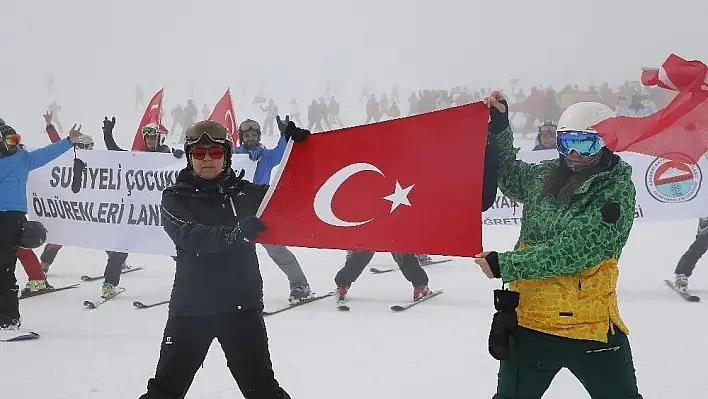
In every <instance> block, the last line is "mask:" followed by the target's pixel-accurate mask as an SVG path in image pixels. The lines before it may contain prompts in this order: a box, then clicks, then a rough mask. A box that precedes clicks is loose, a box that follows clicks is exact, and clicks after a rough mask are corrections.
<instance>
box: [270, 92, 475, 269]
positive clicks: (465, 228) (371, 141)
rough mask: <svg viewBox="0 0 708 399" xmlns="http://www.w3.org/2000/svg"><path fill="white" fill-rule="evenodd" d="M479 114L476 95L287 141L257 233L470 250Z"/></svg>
mask: <svg viewBox="0 0 708 399" xmlns="http://www.w3.org/2000/svg"><path fill="white" fill-rule="evenodd" d="M488 120H489V109H488V108H487V107H486V106H485V105H484V104H483V103H481V102H477V103H474V104H468V105H463V106H459V107H454V108H448V109H445V110H441V111H435V112H431V113H427V114H422V115H417V116H412V117H407V118H401V119H394V120H390V121H386V122H381V123H374V124H370V125H364V126H358V127H350V128H344V129H340V130H333V131H328V132H323V133H317V134H312V135H310V137H308V138H307V139H306V140H305V141H303V142H301V143H296V144H293V142H292V141H290V143H289V144H288V148H287V150H286V154H285V157H284V158H285V159H284V166H283V168H282V170H281V172H280V175H279V176H278V178H277V180H276V182H275V183H274V184H273V185H272V186H271V187H270V190H269V192H268V194H267V195H266V198H265V200H264V201H263V204H262V205H261V209H259V211H258V215H259V216H260V218H261V219H262V220H263V222H264V223H265V225H266V230H265V231H263V232H261V233H259V235H258V238H257V241H258V242H262V243H267V244H279V245H292V246H300V247H310V248H330V249H354V250H365V251H376V252H403V253H424V254H431V255H453V256H474V255H476V254H478V253H479V252H481V250H482V178H483V170H484V152H485V144H486V137H487V124H488Z"/></svg>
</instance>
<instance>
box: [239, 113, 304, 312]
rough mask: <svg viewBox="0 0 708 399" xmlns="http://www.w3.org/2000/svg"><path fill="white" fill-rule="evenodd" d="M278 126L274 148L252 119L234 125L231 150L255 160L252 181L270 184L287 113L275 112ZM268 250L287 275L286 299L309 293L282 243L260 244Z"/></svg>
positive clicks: (292, 300)
mask: <svg viewBox="0 0 708 399" xmlns="http://www.w3.org/2000/svg"><path fill="white" fill-rule="evenodd" d="M276 120H277V123H278V129H280V134H281V137H280V140H278V145H277V146H276V147H275V148H272V149H269V148H265V146H263V144H261V126H260V125H259V124H258V122H256V121H254V120H252V119H246V120H245V121H243V122H242V123H241V124H240V125H239V127H238V141H239V146H238V147H237V148H236V150H235V151H234V152H235V153H236V154H248V157H249V158H250V159H251V160H252V161H255V162H258V165H257V166H256V172H255V174H254V176H253V183H255V184H266V185H267V184H270V177H271V172H272V170H273V168H275V167H276V166H278V165H279V164H280V161H281V160H282V159H283V154H284V153H285V146H286V140H285V130H286V129H287V126H288V124H289V122H290V117H289V116H286V117H285V120H284V121H283V120H282V119H280V116H276ZM261 245H262V246H263V248H264V249H265V250H266V252H267V253H268V256H270V258H271V259H272V260H273V262H275V264H276V265H278V267H279V268H280V270H282V272H283V273H285V275H286V276H287V278H288V282H289V283H290V298H289V301H290V303H295V302H298V301H301V300H304V299H307V298H308V297H310V296H312V291H311V290H310V285H309V284H308V282H307V277H305V273H304V272H303V271H302V267H301V266H300V263H298V261H297V258H296V257H295V255H294V254H293V253H292V252H291V251H290V250H289V249H288V247H286V246H284V245H272V244H261Z"/></svg>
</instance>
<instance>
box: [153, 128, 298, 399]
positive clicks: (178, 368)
mask: <svg viewBox="0 0 708 399" xmlns="http://www.w3.org/2000/svg"><path fill="white" fill-rule="evenodd" d="M283 130H284V135H285V136H286V140H288V139H290V138H292V139H293V140H294V141H295V142H299V141H302V140H304V139H305V138H306V137H307V136H308V135H309V133H310V132H309V131H307V130H304V129H300V128H298V127H296V126H295V124H294V123H293V122H288V123H287V125H286V126H285V127H284V128H283ZM184 151H185V153H186V154H187V167H186V168H184V169H182V170H181V171H180V172H179V174H178V175H177V178H176V180H175V184H174V185H173V186H171V187H168V188H166V189H165V190H164V191H163V192H162V203H161V213H162V224H163V228H164V230H165V232H167V234H168V235H169V237H170V238H171V239H172V241H173V242H174V244H175V248H176V251H177V257H176V260H177V262H176V268H175V278H174V283H173V285H172V294H171V296H170V304H169V310H168V317H167V324H166V326H165V331H164V336H165V337H169V338H170V339H169V340H168V341H166V343H164V344H163V345H162V348H161V350H160V358H159V360H158V363H157V370H156V371H155V376H154V377H153V378H151V379H150V380H149V381H148V386H147V392H146V393H145V394H144V395H143V396H141V399H178V398H183V397H184V396H185V395H186V394H187V391H188V390H189V387H190V386H191V384H192V381H193V379H194V375H195V373H196V372H197V370H198V369H199V366H200V365H201V364H202V362H203V361H204V358H205V356H206V355H207V352H208V351H209V347H210V346H211V343H212V341H213V340H214V338H216V339H217V340H218V341H219V343H220V344H221V348H222V350H223V351H224V354H225V355H226V364H227V366H228V367H229V369H230V371H231V374H232V375H233V376H234V378H235V379H236V381H237V383H238V386H239V389H240V390H241V392H242V393H243V395H244V397H247V398H263V399H289V398H290V396H289V395H288V393H287V392H286V391H285V390H284V389H283V388H281V387H280V385H279V383H278V381H277V380H276V379H275V376H274V373H273V366H272V363H271V359H270V353H269V349H268V333H267V331H266V327H265V323H264V321H263V279H262V277H261V272H260V269H259V265H258V257H257V255H256V246H255V243H253V240H254V239H255V238H256V236H257V234H258V232H260V231H262V230H263V229H265V227H266V226H264V225H263V223H262V222H261V221H260V219H259V218H258V217H256V216H255V215H256V212H257V211H258V207H259V206H260V204H261V202H262V201H263V199H264V197H265V195H266V192H267V191H268V185H259V184H253V183H250V182H248V181H245V180H243V175H244V173H243V171H241V173H240V174H237V173H236V172H235V171H234V170H233V169H232V167H231V154H232V151H233V139H232V137H231V134H230V133H229V132H228V130H227V129H226V127H224V126H223V125H221V124H220V123H219V122H215V121H201V122H197V123H195V124H193V125H191V126H189V127H188V128H187V129H186V131H185V143H184Z"/></svg>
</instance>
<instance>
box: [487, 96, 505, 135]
mask: <svg viewBox="0 0 708 399" xmlns="http://www.w3.org/2000/svg"><path fill="white" fill-rule="evenodd" d="M500 102H501V103H502V104H504V107H506V110H505V111H504V112H503V113H502V112H500V111H499V110H498V109H497V107H495V106H491V107H489V134H499V133H501V132H502V131H503V130H504V129H506V128H507V127H509V104H508V103H507V102H506V100H502V101H500Z"/></svg>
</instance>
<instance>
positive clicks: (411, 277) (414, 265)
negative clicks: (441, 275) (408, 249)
mask: <svg viewBox="0 0 708 399" xmlns="http://www.w3.org/2000/svg"><path fill="white" fill-rule="evenodd" d="M374 254H375V252H364V251H349V252H347V260H346V261H345V262H344V267H343V268H342V269H341V270H340V271H339V272H338V273H337V275H336V276H335V277H334V282H335V283H336V284H337V287H347V288H348V287H350V286H351V285H352V283H353V282H355V281H356V279H357V278H359V276H360V275H361V273H362V272H363V271H364V269H365V268H366V265H368V264H369V262H371V259H372V258H373V257H374ZM391 256H393V260H395V261H396V263H397V264H398V267H399V268H400V269H401V273H403V276H404V277H405V278H406V280H408V281H410V282H411V283H412V284H413V286H415V287H420V286H424V285H428V274H427V273H425V270H423V268H422V267H420V263H418V258H416V257H415V255H414V254H403V253H395V252H392V253H391Z"/></svg>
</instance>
